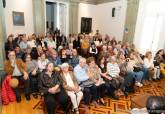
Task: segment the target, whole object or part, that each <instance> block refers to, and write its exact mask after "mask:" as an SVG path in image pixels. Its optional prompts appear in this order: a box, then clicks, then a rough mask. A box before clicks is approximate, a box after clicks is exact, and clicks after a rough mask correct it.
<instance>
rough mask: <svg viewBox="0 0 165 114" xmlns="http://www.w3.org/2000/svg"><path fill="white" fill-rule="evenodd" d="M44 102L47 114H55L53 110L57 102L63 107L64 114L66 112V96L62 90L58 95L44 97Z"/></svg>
mask: <svg viewBox="0 0 165 114" xmlns="http://www.w3.org/2000/svg"><path fill="white" fill-rule="evenodd" d="M44 102H45V104H46V108H47V112H48V114H55V109H56V106H57V102H58V103H59V104H60V105H61V106H62V107H63V110H64V111H65V113H66V114H68V113H69V111H68V107H67V106H68V96H67V94H66V92H65V91H64V89H61V91H60V92H59V93H56V94H46V95H45V96H44Z"/></svg>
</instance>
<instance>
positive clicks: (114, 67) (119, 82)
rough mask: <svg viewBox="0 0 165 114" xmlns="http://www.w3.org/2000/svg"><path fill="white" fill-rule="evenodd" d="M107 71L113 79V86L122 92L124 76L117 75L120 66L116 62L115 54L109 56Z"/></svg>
mask: <svg viewBox="0 0 165 114" xmlns="http://www.w3.org/2000/svg"><path fill="white" fill-rule="evenodd" d="M107 73H108V74H109V76H111V78H112V79H113V80H115V83H114V84H115V85H114V87H115V86H116V87H115V88H116V90H117V91H118V93H120V94H123V92H124V78H123V77H121V76H120V75H119V73H120V68H119V66H118V64H117V59H116V57H115V56H112V57H111V58H110V62H108V63H107Z"/></svg>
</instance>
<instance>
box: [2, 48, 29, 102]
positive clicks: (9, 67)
mask: <svg viewBox="0 0 165 114" xmlns="http://www.w3.org/2000/svg"><path fill="white" fill-rule="evenodd" d="M8 58H9V60H6V61H5V63H4V70H5V72H6V74H7V75H12V78H16V79H18V80H19V81H22V82H23V83H24V85H25V86H24V89H25V97H26V100H30V93H29V77H28V73H27V67H26V65H25V63H24V62H23V61H22V60H21V59H17V58H16V55H15V52H14V51H9V53H8ZM14 90H15V93H16V100H17V102H20V101H21V95H20V93H19V88H18V87H16V88H14Z"/></svg>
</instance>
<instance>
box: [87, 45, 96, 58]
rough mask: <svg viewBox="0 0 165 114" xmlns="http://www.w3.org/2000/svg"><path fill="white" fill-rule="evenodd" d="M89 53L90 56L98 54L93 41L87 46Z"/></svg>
mask: <svg viewBox="0 0 165 114" xmlns="http://www.w3.org/2000/svg"><path fill="white" fill-rule="evenodd" d="M89 54H90V56H93V57H95V58H96V57H97V54H98V49H97V47H96V45H95V43H91V46H90V48H89Z"/></svg>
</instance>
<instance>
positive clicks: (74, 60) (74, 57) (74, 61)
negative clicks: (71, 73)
mask: <svg viewBox="0 0 165 114" xmlns="http://www.w3.org/2000/svg"><path fill="white" fill-rule="evenodd" d="M80 57H81V56H80V55H78V53H77V50H76V49H73V55H72V59H71V65H72V67H73V68H74V67H75V66H76V65H78V63H79V59H80Z"/></svg>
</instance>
